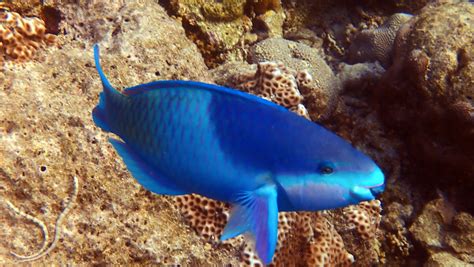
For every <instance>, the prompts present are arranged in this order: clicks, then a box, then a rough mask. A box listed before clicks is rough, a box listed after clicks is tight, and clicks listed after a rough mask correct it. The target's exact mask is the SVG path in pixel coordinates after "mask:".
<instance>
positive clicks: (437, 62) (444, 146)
mask: <svg viewBox="0 0 474 267" xmlns="http://www.w3.org/2000/svg"><path fill="white" fill-rule="evenodd" d="M473 17H474V5H472V3H467V2H464V3H457V4H445V5H439V6H436V7H428V8H425V9H423V10H422V12H421V13H420V14H419V15H417V16H416V17H414V18H413V19H412V20H410V21H409V23H406V24H404V25H403V26H402V28H401V29H400V30H399V31H398V35H397V37H396V39H395V51H394V63H393V65H392V66H391V67H390V69H389V70H388V71H387V72H386V73H385V75H384V77H383V78H382V82H381V83H380V84H379V86H378V90H377V92H378V94H379V96H378V99H379V102H380V103H381V105H380V110H381V115H382V118H383V119H384V121H385V122H386V124H387V125H388V126H390V127H391V128H392V129H393V130H394V131H396V133H397V134H398V135H399V136H401V137H402V138H403V139H404V143H405V146H406V150H407V154H408V160H407V162H409V164H410V166H412V168H411V175H412V176H416V177H417V179H416V180H413V182H415V183H419V184H423V183H429V184H430V186H438V188H440V189H441V190H442V191H443V192H446V193H447V194H448V197H449V198H450V199H451V200H452V201H453V202H454V204H455V205H456V206H459V207H461V208H463V209H467V210H470V211H474V206H473V202H472V201H468V199H470V198H471V196H472V191H473V190H474V164H472V162H473V161H474V101H473V99H474V77H473V76H474V42H473V40H474V20H473V19H472V18H473Z"/></svg>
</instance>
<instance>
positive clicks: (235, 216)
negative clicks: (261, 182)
mask: <svg viewBox="0 0 474 267" xmlns="http://www.w3.org/2000/svg"><path fill="white" fill-rule="evenodd" d="M237 202H238V204H237V205H236V206H235V207H234V208H233V210H232V213H231V216H230V219H229V222H228V223H227V225H226V227H225V229H224V233H223V234H222V236H221V240H226V239H229V238H232V237H235V236H238V235H240V234H242V233H244V232H250V233H251V234H252V236H253V237H254V238H255V247H256V250H257V254H258V256H259V257H260V259H261V260H262V261H263V263H264V264H269V263H271V261H272V258H273V254H274V252H275V248H276V244H277V236H278V205H277V190H276V186H274V185H268V186H264V187H261V188H259V189H257V190H255V191H251V192H244V193H242V194H240V195H239V198H238V200H237Z"/></svg>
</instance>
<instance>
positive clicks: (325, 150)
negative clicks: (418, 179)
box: [92, 45, 384, 264]
mask: <svg viewBox="0 0 474 267" xmlns="http://www.w3.org/2000/svg"><path fill="white" fill-rule="evenodd" d="M94 59H95V64H96V68H97V71H98V73H99V76H100V79H101V81H102V85H103V91H102V92H101V93H100V101H99V104H98V105H97V106H96V107H95V108H94V110H93V112H92V114H93V119H94V122H95V124H96V125H98V126H99V127H100V128H102V129H103V130H104V131H107V132H111V133H113V134H115V135H117V136H118V137H120V139H114V138H111V139H109V141H110V143H111V144H112V145H113V147H114V148H115V150H116V151H117V153H118V154H119V155H120V157H121V158H122V159H123V161H124V163H125V165H126V166H127V169H128V170H129V171H130V172H131V174H132V175H133V177H134V178H135V179H136V180H137V181H138V182H139V183H140V184H141V185H142V186H143V187H144V188H146V189H147V190H149V191H151V192H154V193H156V194H162V195H183V194H190V193H195V194H199V195H202V196H205V197H208V198H211V199H214V200H218V201H223V202H227V203H231V204H232V205H233V208H232V211H231V215H230V218H229V221H228V223H227V225H226V226H225V228H224V231H223V233H222V235H221V237H220V239H221V240H226V239H229V238H233V237H235V236H238V235H240V234H244V233H248V234H250V236H251V237H252V238H253V241H254V242H255V250H256V252H257V254H258V256H259V257H260V259H261V260H262V262H263V263H264V264H268V263H270V262H271V261H272V257H273V254H274V252H275V248H276V244H277V233H278V212H279V211H318V210H325V209H333V208H338V207H344V206H348V205H353V204H357V203H359V202H361V201H368V200H373V199H374V198H375V196H376V195H378V194H379V193H381V192H382V191H383V190H384V174H383V173H382V171H381V169H380V168H379V167H378V166H377V165H376V163H375V162H374V161H373V160H372V159H371V158H369V157H368V156H367V155H365V154H364V153H362V152H360V151H358V150H357V149H355V148H354V147H353V146H352V145H351V144H349V143H348V142H347V141H345V140H344V139H342V138H341V137H339V136H337V135H336V134H334V133H332V132H330V131H329V130H327V129H325V128H324V127H322V126H320V125H318V124H316V123H313V122H311V121H309V120H307V119H305V118H303V117H300V116H298V115H296V114H295V113H293V112H291V111H288V110H287V109H285V108H284V107H282V106H279V105H277V104H275V103H272V102H270V101H267V100H264V99H262V98H259V97H257V96H254V95H251V94H247V93H244V92H241V91H237V90H234V89H230V88H227V87H223V86H218V85H214V84H207V83H202V82H196V81H182V80H163V81H154V82H150V83H146V84H141V85H137V86H134V87H131V88H128V89H125V90H123V91H122V92H120V91H118V90H116V89H114V87H112V85H111V84H110V82H109V81H108V80H107V78H106V76H105V74H104V72H103V70H102V67H101V65H100V59H99V48H98V46H97V45H95V47H94Z"/></svg>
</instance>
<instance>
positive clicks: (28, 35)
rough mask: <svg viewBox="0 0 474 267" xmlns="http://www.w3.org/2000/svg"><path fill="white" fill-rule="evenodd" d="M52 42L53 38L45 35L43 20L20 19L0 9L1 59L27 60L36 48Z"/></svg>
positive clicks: (12, 13) (18, 15)
mask: <svg viewBox="0 0 474 267" xmlns="http://www.w3.org/2000/svg"><path fill="white" fill-rule="evenodd" d="M53 41H54V36H53V35H51V34H46V27H45V24H44V21H43V20H41V19H39V18H34V17H31V18H29V17H22V16H21V15H20V14H18V13H16V12H13V11H9V10H7V9H0V51H1V52H2V53H1V55H0V57H1V58H4V57H7V59H8V58H11V59H15V60H28V59H31V58H32V57H33V56H34V54H35V52H36V50H37V49H38V48H40V47H41V46H43V45H45V44H49V43H52V42H53ZM0 61H1V59H0Z"/></svg>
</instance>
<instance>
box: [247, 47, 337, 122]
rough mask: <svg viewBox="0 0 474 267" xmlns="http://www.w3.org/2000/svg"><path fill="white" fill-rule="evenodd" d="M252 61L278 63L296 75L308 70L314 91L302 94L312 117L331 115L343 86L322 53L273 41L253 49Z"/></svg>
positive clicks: (309, 48)
mask: <svg viewBox="0 0 474 267" xmlns="http://www.w3.org/2000/svg"><path fill="white" fill-rule="evenodd" d="M250 59H251V61H252V63H259V62H263V61H277V62H282V63H283V64H284V65H285V66H287V67H289V68H291V69H294V70H296V71H303V70H308V71H309V74H311V76H312V77H313V82H312V83H311V85H310V87H312V90H308V91H306V92H302V93H303V95H304V97H305V101H304V104H305V105H306V107H307V108H308V110H309V111H310V113H313V114H318V116H317V117H314V119H318V118H319V117H321V116H324V115H326V114H327V113H328V111H329V109H330V107H331V104H332V102H331V101H332V100H333V97H334V96H335V95H336V94H337V92H338V91H339V83H338V80H337V79H336V77H335V75H334V73H333V71H332V70H331V68H330V67H329V66H328V64H327V63H326V62H325V61H324V59H323V58H322V57H321V56H320V55H319V54H318V50H316V49H314V48H311V47H309V46H307V45H305V44H302V43H297V42H293V41H289V40H285V39H282V38H269V39H266V40H264V41H262V42H259V43H257V44H255V45H254V46H253V47H252V48H251V53H250Z"/></svg>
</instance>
